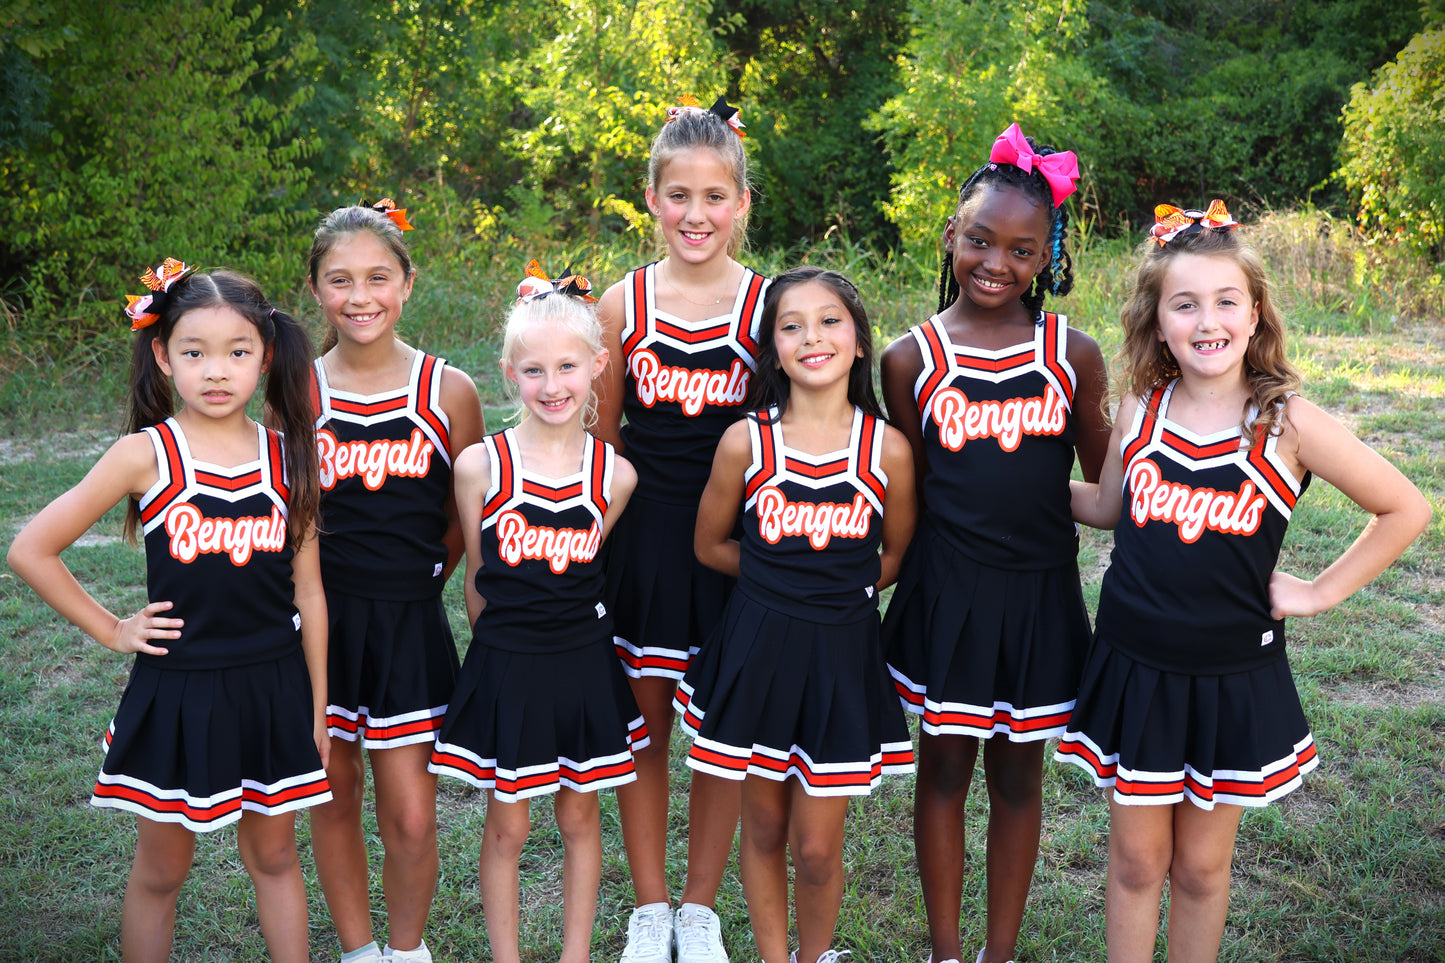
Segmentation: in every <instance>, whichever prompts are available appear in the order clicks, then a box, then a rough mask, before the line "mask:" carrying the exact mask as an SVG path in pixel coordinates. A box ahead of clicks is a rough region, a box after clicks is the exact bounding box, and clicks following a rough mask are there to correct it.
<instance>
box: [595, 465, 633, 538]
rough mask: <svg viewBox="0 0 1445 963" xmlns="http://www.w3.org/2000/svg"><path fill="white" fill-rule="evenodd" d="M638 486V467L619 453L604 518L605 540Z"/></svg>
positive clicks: (613, 468)
mask: <svg viewBox="0 0 1445 963" xmlns="http://www.w3.org/2000/svg"><path fill="white" fill-rule="evenodd" d="M636 487H637V469H635V468H633V467H632V462H630V461H628V460H627V459H626V458H623V457H622V456H621V455H618V456H617V457H616V458H615V459H614V460H613V462H612V501H610V502H608V504H607V514H606V515H605V516H603V518H602V540H603V541H604V542H605V541H607V536H608V535H610V534H612V526H614V525H616V524H617V519H618V518H619V517H621V515H622V512H623V510H624V509H626V508H627V501H628V499H630V498H631V497H632V490H633V489H635V488H636Z"/></svg>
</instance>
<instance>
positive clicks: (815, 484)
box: [738, 408, 888, 625]
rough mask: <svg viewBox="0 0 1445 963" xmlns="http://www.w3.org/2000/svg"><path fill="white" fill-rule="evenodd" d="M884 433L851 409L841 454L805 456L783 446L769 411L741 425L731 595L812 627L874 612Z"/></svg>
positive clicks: (885, 478) (874, 421)
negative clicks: (737, 553) (747, 454)
mask: <svg viewBox="0 0 1445 963" xmlns="http://www.w3.org/2000/svg"><path fill="white" fill-rule="evenodd" d="M884 427H885V425H884V423H883V421H882V420H881V419H878V418H874V417H873V416H872V415H867V414H864V413H863V411H862V410H861V409H854V412H853V431H852V435H851V437H850V438H849V441H848V447H847V448H846V449H842V450H840V451H834V452H829V453H828V454H825V455H810V454H807V453H805V452H801V451H795V450H794V449H792V448H789V447H788V446H787V444H786V443H785V442H784V441H783V426H782V423H781V422H780V421H779V419H778V410H777V409H776V408H772V409H769V410H768V411H766V412H753V413H750V414H749V415H748V434H749V437H750V439H751V441H752V448H753V461H752V465H750V466H749V468H748V470H747V473H746V475H745V476H744V488H743V497H744V503H743V522H742V525H743V533H742V541H741V568H742V575H741V577H740V578H739V579H738V591H739V592H742V593H744V594H745V595H747V596H749V597H750V598H752V599H753V600H755V601H757V602H759V603H761V604H763V605H765V606H767V607H769V608H773V609H777V610H779V611H781V612H784V613H786V614H788V615H790V616H797V617H799V618H805V619H808V620H810V621H813V622H827V623H833V624H839V625H842V624H846V623H849V622H856V621H858V620H859V619H862V618H864V617H865V616H867V615H868V614H869V613H871V612H876V611H877V610H878V598H877V592H876V591H875V588H874V586H876V585H877V584H878V578H879V575H880V574H881V571H882V561H881V559H879V557H878V546H879V545H880V544H881V543H882V540H883V496H884V490H885V489H886V488H887V486H888V476H887V475H885V474H884V473H883V466H882V461H883V430H884Z"/></svg>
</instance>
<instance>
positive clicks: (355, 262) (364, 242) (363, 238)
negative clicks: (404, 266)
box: [321, 231, 401, 274]
mask: <svg viewBox="0 0 1445 963" xmlns="http://www.w3.org/2000/svg"><path fill="white" fill-rule="evenodd" d="M358 267H361V268H372V267H389V268H392V269H393V270H400V268H401V262H400V261H399V260H397V257H396V254H395V253H394V252H393V251H392V249H391V246H390V245H389V244H387V243H386V242H385V241H383V240H382V239H381V238H379V237H377V236H376V235H375V234H373V233H372V232H371V231H348V232H347V233H345V234H341V235H338V236H337V238H336V243H335V244H333V245H331V250H329V251H327V252H326V253H325V254H324V255H322V258H321V273H323V274H325V273H328V272H331V271H342V270H353V269H356V268H358Z"/></svg>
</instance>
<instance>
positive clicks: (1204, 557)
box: [1096, 382, 1310, 674]
mask: <svg viewBox="0 0 1445 963" xmlns="http://www.w3.org/2000/svg"><path fill="white" fill-rule="evenodd" d="M1175 384H1177V382H1171V383H1170V384H1169V385H1168V386H1166V387H1162V388H1159V389H1156V390H1155V391H1154V392H1153V393H1152V394H1151V395H1150V396H1149V397H1148V398H1147V399H1143V400H1142V401H1141V403H1140V405H1139V408H1138V410H1137V411H1136V413H1135V415H1134V421H1133V423H1132V425H1131V426H1130V428H1129V431H1128V432H1127V433H1126V434H1125V436H1124V440H1123V442H1122V444H1121V450H1122V453H1123V456H1124V511H1123V514H1122V515H1121V516H1120V519H1119V524H1118V526H1117V527H1116V528H1115V529H1114V551H1113V555H1112V556H1111V558H1110V564H1109V569H1108V571H1107V572H1106V573H1105V575H1104V581H1103V585H1102V587H1101V589H1100V598H1099V612H1098V617H1097V619H1096V629H1097V631H1098V633H1099V636H1100V638H1102V639H1105V640H1106V641H1108V643H1109V644H1110V645H1112V646H1114V647H1115V648H1117V649H1119V650H1120V651H1122V652H1123V653H1125V654H1126V655H1128V656H1129V657H1130V658H1132V659H1135V660H1136V661H1139V662H1142V663H1144V664H1145V665H1149V666H1153V667H1155V668H1159V669H1164V670H1166V671H1174V672H1191V673H1196V674H1210V673H1221V672H1235V671H1245V670H1248V669H1252V668H1256V667H1258V666H1260V665H1264V664H1267V663H1269V662H1270V661H1272V660H1274V659H1276V658H1281V657H1283V655H1284V620H1283V619H1275V618H1271V617H1270V614H1269V609H1270V605H1269V577H1270V575H1271V574H1272V573H1273V572H1274V567H1275V563H1276V561H1277V560H1278V558H1279V548H1280V543H1281V542H1283V541H1284V533H1285V529H1286V527H1287V526H1288V525H1289V518H1290V513H1291V512H1292V511H1293V509H1294V505H1295V501H1296V499H1298V498H1299V496H1300V494H1302V493H1303V492H1304V490H1305V488H1306V486H1307V485H1308V484H1309V479H1310V476H1309V475H1308V474H1306V475H1305V477H1304V479H1303V480H1300V481H1296V480H1295V477H1294V475H1293V474H1292V473H1291V472H1290V470H1289V468H1288V467H1287V466H1286V465H1285V463H1284V460H1283V459H1282V458H1281V457H1280V456H1279V454H1278V452H1277V451H1276V448H1277V446H1278V441H1279V439H1278V438H1277V437H1273V436H1265V437H1264V438H1262V439H1260V440H1259V441H1258V442H1257V443H1256V444H1255V445H1254V446H1253V447H1245V443H1246V439H1245V438H1244V437H1243V435H1242V433H1241V432H1240V430H1239V428H1238V427H1235V428H1231V429H1228V430H1226V431H1221V432H1215V433H1214V434H1211V435H1205V436H1200V435H1196V434H1194V433H1193V432H1191V431H1189V430H1188V429H1187V428H1184V427H1182V426H1180V425H1177V424H1175V423H1174V422H1171V421H1170V420H1169V418H1168V410H1169V398H1170V395H1171V394H1172V393H1173V391H1174V385H1175Z"/></svg>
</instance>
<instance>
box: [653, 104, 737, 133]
mask: <svg viewBox="0 0 1445 963" xmlns="http://www.w3.org/2000/svg"><path fill="white" fill-rule="evenodd" d="M689 113H692V114H712V115H713V116H715V117H717V118H718V119H719V120H721V121H722V122H723V123H724V124H727V125H728V126H729V127H731V128H732V129H733V133H735V134H737V135H738V136H739V137H746V136H748V135H747V134H746V133H744V132H743V127H744V126H745V125H744V124H743V118H742V115H741V114H740V113H738V109H737V108H736V107H729V106H728V102H727V101H726V100H725V99H723V98H722V97H719V98H718V99H717V100H715V101H713V105H712V106H711V107H709V108H707V109H706V110H704V109H703V107H702V104H700V103H698V100H697V98H696V97H694V96H692V95H691V94H683V96H682V103H680V104H679V105H678V106H676V107H669V108H667V119H668V120H677V118H679V117H681V116H682V115H683V114H689Z"/></svg>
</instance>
